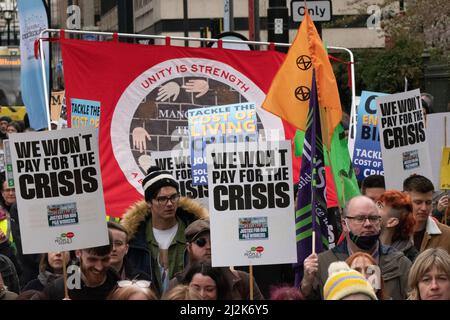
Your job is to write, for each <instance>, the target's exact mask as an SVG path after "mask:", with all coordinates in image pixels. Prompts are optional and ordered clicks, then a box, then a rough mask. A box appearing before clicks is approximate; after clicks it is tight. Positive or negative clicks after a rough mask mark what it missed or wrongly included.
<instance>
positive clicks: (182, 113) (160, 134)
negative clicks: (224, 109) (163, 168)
mask: <svg viewBox="0 0 450 320" xmlns="http://www.w3.org/2000/svg"><path fill="white" fill-rule="evenodd" d="M246 101H247V100H246V99H245V98H244V97H243V96H241V95H240V93H239V92H237V91H235V90H233V89H232V88H231V87H229V86H227V85H225V84H224V83H220V82H219V81H216V80H212V79H189V78H178V79H172V80H170V81H169V82H166V83H164V84H163V85H161V86H159V87H156V88H155V89H154V90H152V91H151V92H150V93H149V94H148V95H147V97H146V98H145V99H144V101H143V102H142V103H141V105H140V106H139V107H138V108H137V110H136V112H135V114H134V116H133V120H137V121H136V122H135V121H133V122H132V126H131V128H130V131H131V140H132V141H131V142H132V144H131V145H132V150H133V155H134V157H135V160H136V162H137V163H138V165H139V167H140V168H141V169H142V171H143V173H144V174H145V172H146V171H147V170H148V168H149V167H150V166H151V151H165V150H180V149H188V148H189V132H188V129H187V125H188V123H187V115H186V112H187V111H188V109H192V108H199V107H202V106H204V107H209V106H213V105H223V104H232V103H240V102H246ZM186 106H187V107H186ZM160 120H161V121H160ZM172 121H173V123H172ZM175 121H176V122H175ZM167 122H169V124H168V126H169V130H168V131H167V129H166V128H165V127H166V126H167ZM133 125H134V126H133ZM150 132H151V133H152V134H150Z"/></svg>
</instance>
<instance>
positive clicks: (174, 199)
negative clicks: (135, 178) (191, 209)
mask: <svg viewBox="0 0 450 320" xmlns="http://www.w3.org/2000/svg"><path fill="white" fill-rule="evenodd" d="M155 200H156V201H158V204H159V205H160V206H165V205H167V203H168V202H169V200H170V202H171V203H172V204H176V203H177V202H178V200H180V195H179V194H178V193H176V194H173V195H171V196H170V197H156V198H155Z"/></svg>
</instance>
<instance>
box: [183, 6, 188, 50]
mask: <svg viewBox="0 0 450 320" xmlns="http://www.w3.org/2000/svg"><path fill="white" fill-rule="evenodd" d="M183 29H184V36H185V37H186V38H187V37H189V20H188V2H187V0H183ZM184 46H185V47H189V41H188V40H185V41H184Z"/></svg>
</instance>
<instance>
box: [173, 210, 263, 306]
mask: <svg viewBox="0 0 450 320" xmlns="http://www.w3.org/2000/svg"><path fill="white" fill-rule="evenodd" d="M185 236H186V254H187V257H186V258H187V260H188V263H187V265H186V267H185V268H184V270H183V271H181V272H179V273H177V274H176V275H175V277H174V278H173V279H172V280H170V284H169V290H170V289H172V288H174V287H176V286H177V285H179V284H181V283H182V280H183V279H184V277H185V275H186V272H187V271H188V270H189V266H190V265H192V264H194V263H197V262H198V263H206V264H208V265H210V264H211V230H210V228H209V220H208V219H199V220H196V221H194V222H193V223H191V224H190V225H189V226H188V227H187V228H186V230H185ZM214 269H215V268H214ZM217 269H221V270H220V271H221V273H222V274H223V276H224V279H225V281H226V282H227V283H228V286H227V287H228V288H231V293H230V298H231V299H233V300H249V299H250V276H249V274H248V273H247V272H244V271H238V270H231V269H230V268H225V267H224V268H217ZM253 299H254V300H263V299H264V297H263V295H262V294H261V291H260V290H259V287H258V285H257V284H256V282H255V280H254V279H253Z"/></svg>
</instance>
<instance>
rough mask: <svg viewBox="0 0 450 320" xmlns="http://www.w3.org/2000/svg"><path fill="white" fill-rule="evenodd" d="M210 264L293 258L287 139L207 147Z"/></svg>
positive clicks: (289, 163) (240, 263) (292, 209)
mask: <svg viewBox="0 0 450 320" xmlns="http://www.w3.org/2000/svg"><path fill="white" fill-rule="evenodd" d="M206 154H207V163H208V185H209V211H210V221H211V253H212V265H213V266H215V267H217V266H230V265H233V266H242V265H262V264H281V263H293V262H296V261H297V251H296V240H295V213H294V201H293V199H294V196H293V183H292V181H293V180H292V158H291V143H290V141H272V142H270V141H269V142H250V143H236V144H230V143H227V144H214V145H208V146H207V148H206Z"/></svg>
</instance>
